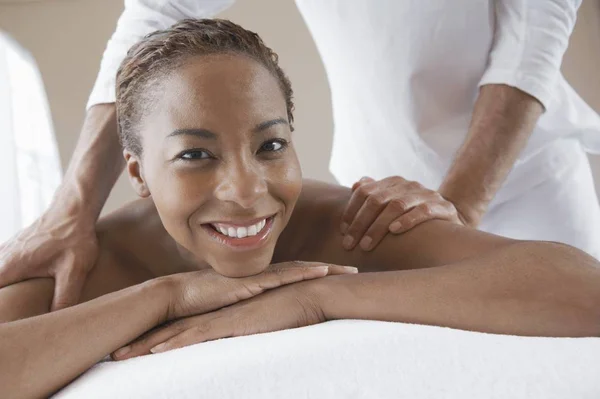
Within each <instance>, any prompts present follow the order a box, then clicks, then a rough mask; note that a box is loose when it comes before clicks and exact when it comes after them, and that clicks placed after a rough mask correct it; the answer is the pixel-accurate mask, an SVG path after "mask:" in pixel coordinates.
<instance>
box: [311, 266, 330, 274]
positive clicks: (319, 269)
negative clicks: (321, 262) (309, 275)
mask: <svg viewBox="0 0 600 399" xmlns="http://www.w3.org/2000/svg"><path fill="white" fill-rule="evenodd" d="M314 269H317V270H318V271H320V272H322V273H324V274H327V273H329V266H315V267H314Z"/></svg>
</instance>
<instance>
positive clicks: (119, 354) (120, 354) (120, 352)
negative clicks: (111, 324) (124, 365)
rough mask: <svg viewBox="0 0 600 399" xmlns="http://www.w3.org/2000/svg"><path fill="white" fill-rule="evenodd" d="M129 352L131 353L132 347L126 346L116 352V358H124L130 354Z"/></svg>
mask: <svg viewBox="0 0 600 399" xmlns="http://www.w3.org/2000/svg"><path fill="white" fill-rule="evenodd" d="M129 352H131V345H130V346H124V347H122V348H121V349H119V350H118V351H116V352H115V357H123V356H125V355H126V354H128V353H129Z"/></svg>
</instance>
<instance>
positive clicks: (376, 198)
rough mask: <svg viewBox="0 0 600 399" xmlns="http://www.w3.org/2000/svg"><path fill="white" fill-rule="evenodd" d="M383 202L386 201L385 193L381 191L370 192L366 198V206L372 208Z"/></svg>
mask: <svg viewBox="0 0 600 399" xmlns="http://www.w3.org/2000/svg"><path fill="white" fill-rule="evenodd" d="M385 202H386V196H385V193H382V192H378V193H375V194H372V195H370V196H369V198H367V206H369V207H373V208H379V207H380V206H381V205H383V204H384V203H385Z"/></svg>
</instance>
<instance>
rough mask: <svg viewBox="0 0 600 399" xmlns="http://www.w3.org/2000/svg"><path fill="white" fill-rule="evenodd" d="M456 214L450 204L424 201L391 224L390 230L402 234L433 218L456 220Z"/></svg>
mask: <svg viewBox="0 0 600 399" xmlns="http://www.w3.org/2000/svg"><path fill="white" fill-rule="evenodd" d="M455 215H456V213H455V212H454V214H453V213H452V211H451V210H450V209H449V207H448V206H446V205H444V204H440V203H435V202H433V203H431V202H430V203H422V204H420V205H417V206H416V207H414V208H413V209H412V210H410V211H409V212H407V213H405V214H404V215H402V216H400V217H399V218H397V219H396V220H394V221H393V222H392V223H391V224H390V225H389V231H390V232H391V233H394V234H402V233H404V232H407V231H408V230H410V229H412V228H413V227H416V226H418V225H420V224H421V223H424V222H426V221H428V220H431V219H442V220H449V221H453V220H454V216H455Z"/></svg>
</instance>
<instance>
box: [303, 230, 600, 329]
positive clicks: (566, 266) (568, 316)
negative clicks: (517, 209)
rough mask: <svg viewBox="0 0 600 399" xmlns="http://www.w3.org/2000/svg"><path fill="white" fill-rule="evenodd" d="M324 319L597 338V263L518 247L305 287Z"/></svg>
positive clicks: (553, 250) (553, 247) (542, 247)
mask: <svg viewBox="0 0 600 399" xmlns="http://www.w3.org/2000/svg"><path fill="white" fill-rule="evenodd" d="M303 287H305V288H306V289H308V292H310V293H311V294H310V295H311V296H312V297H314V298H317V300H316V303H318V304H319V306H320V310H321V311H322V312H323V314H324V317H325V319H327V320H332V319H348V318H351V319H369V320H387V321H401V322H408V323H417V324H430V325H438V326H444V327H452V328H459V329H464V330H473V331H481V332H488V333H497V334H513V335H526V336H571V337H578V336H600V264H599V263H598V261H596V260H595V259H594V258H592V257H591V256H589V255H587V254H585V253H584V252H582V251H580V250H577V249H575V248H571V247H569V246H566V245H562V244H555V243H548V242H517V243H513V244H511V245H509V246H506V247H503V248H500V249H497V250H494V251H490V252H489V253H487V254H485V255H482V256H477V257H473V258H471V259H467V260H464V261H459V262H456V263H454V264H450V265H447V266H440V267H434V268H428V269H420V270H405V271H393V272H383V273H361V274H358V275H354V276H335V277H330V278H327V279H324V280H322V281H314V282H310V283H304V284H303Z"/></svg>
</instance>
